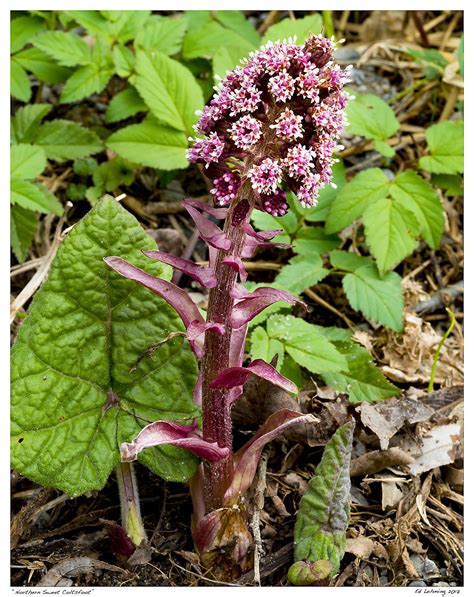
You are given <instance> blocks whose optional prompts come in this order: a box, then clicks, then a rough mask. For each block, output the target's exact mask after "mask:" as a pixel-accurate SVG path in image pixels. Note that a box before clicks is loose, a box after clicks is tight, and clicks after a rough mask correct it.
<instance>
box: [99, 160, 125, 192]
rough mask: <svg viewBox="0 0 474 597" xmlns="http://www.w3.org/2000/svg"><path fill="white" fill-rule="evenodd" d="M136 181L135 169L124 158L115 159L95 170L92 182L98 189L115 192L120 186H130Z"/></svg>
mask: <svg viewBox="0 0 474 597" xmlns="http://www.w3.org/2000/svg"><path fill="white" fill-rule="evenodd" d="M134 179H135V174H134V172H133V168H132V167H131V166H130V164H129V162H127V160H124V159H123V158H120V157H118V158H113V159H112V160H108V161H107V162H103V163H102V164H101V165H100V166H99V167H98V168H96V169H95V170H94V174H93V176H92V180H93V181H94V185H95V186H96V187H99V188H101V189H102V190H105V191H109V192H113V191H115V190H116V189H117V188H118V187H119V186H120V185H122V184H123V185H125V186H130V185H131V184H132V182H133V181H134Z"/></svg>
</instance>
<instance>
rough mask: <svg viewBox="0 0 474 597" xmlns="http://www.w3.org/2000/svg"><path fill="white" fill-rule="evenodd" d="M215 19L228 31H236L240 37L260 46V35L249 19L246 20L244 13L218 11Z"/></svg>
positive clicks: (238, 11) (215, 13)
mask: <svg viewBox="0 0 474 597" xmlns="http://www.w3.org/2000/svg"><path fill="white" fill-rule="evenodd" d="M214 17H215V18H216V19H217V20H218V21H219V23H220V24H221V25H224V27H227V29H231V30H232V31H235V33H238V34H239V35H240V36H242V37H245V39H246V40H247V41H248V42H250V43H251V44H253V45H254V46H258V45H259V44H260V35H259V34H258V32H257V30H256V29H255V27H254V26H253V25H252V23H251V22H250V21H249V19H247V18H245V15H244V14H243V12H242V11H240V10H216V11H215V12H214Z"/></svg>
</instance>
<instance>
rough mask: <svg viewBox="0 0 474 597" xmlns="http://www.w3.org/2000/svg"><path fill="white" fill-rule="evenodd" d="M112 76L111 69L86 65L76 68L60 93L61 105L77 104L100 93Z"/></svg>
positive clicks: (98, 65) (99, 65)
mask: <svg viewBox="0 0 474 597" xmlns="http://www.w3.org/2000/svg"><path fill="white" fill-rule="evenodd" d="M112 75H113V67H112V66H110V67H107V68H104V67H103V66H102V65H101V64H96V63H94V64H88V65H86V66H81V67H80V68H78V69H77V70H76V71H75V72H74V74H72V75H71V76H70V77H69V79H68V80H67V81H66V84H65V85H64V88H63V90H62V93H61V99H60V101H61V103H62V104H67V103H70V102H77V101H79V100H81V99H84V98H85V97H88V96H89V95H92V94H93V93H100V92H101V91H102V90H103V89H104V87H105V86H106V85H107V83H108V81H109V79H110V77H111V76H112Z"/></svg>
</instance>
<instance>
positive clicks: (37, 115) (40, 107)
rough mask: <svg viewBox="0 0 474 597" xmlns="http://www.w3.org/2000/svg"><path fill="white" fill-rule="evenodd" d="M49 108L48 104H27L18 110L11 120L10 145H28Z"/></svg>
mask: <svg viewBox="0 0 474 597" xmlns="http://www.w3.org/2000/svg"><path fill="white" fill-rule="evenodd" d="M51 108H52V106H51V105H50V104H28V105H26V106H22V107H21V108H18V110H17V111H16V112H15V116H14V117H13V118H12V120H11V137H12V143H30V142H31V141H32V140H33V139H34V137H35V135H36V132H37V130H38V127H39V126H40V123H41V120H42V119H43V118H44V117H45V116H46V114H48V112H49V111H50V110H51Z"/></svg>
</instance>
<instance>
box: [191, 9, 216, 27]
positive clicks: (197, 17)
mask: <svg viewBox="0 0 474 597" xmlns="http://www.w3.org/2000/svg"><path fill="white" fill-rule="evenodd" d="M184 16H185V18H186V20H187V21H188V30H189V31H193V30H195V29H201V28H202V27H204V25H207V23H209V22H210V21H211V20H212V16H211V11H210V10H187V11H186V12H185V13H184Z"/></svg>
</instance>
